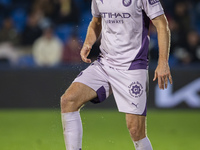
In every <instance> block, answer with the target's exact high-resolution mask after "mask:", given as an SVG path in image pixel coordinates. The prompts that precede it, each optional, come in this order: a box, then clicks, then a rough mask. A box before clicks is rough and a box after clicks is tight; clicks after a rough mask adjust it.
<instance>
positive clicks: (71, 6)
mask: <svg viewBox="0 0 200 150" xmlns="http://www.w3.org/2000/svg"><path fill="white" fill-rule="evenodd" d="M33 11H40V12H41V14H43V15H44V17H46V18H48V19H50V20H51V21H52V22H54V23H55V24H57V25H59V24H66V23H74V24H78V23H79V10H78V8H77V6H76V3H75V2H74V1H73V0H36V1H35V3H34V5H33Z"/></svg>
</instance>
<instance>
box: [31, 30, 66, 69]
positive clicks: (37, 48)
mask: <svg viewBox="0 0 200 150" xmlns="http://www.w3.org/2000/svg"><path fill="white" fill-rule="evenodd" d="M62 51H63V45H62V43H61V41H60V40H59V39H58V38H57V37H55V36H54V34H53V29H52V27H49V28H46V29H45V30H44V32H43V35H42V37H40V38H39V39H37V40H36V41H35V42H34V44H33V57H34V60H35V62H36V64H37V65H38V66H42V67H44V66H46V67H52V66H56V65H58V64H59V63H60V62H61V56H62Z"/></svg>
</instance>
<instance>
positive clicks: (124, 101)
mask: <svg viewBox="0 0 200 150" xmlns="http://www.w3.org/2000/svg"><path fill="white" fill-rule="evenodd" d="M73 82H80V83H83V84H85V85H87V86H89V87H90V88H92V89H93V90H94V91H96V93H97V98H96V99H94V100H92V102H93V103H100V102H103V101H104V100H105V99H106V98H107V97H108V96H109V95H110V94H111V93H113V95H114V98H115V101H116V104H117V107H118V110H119V112H124V113H130V114H137V115H143V116H146V102H147V93H148V70H146V69H139V70H117V69H114V68H112V67H109V66H105V65H103V64H101V63H100V62H98V61H95V62H93V63H92V64H91V65H90V66H89V67H88V68H86V69H85V70H84V71H82V72H81V73H80V74H79V75H78V76H77V78H76V79H75V80H74V81H73Z"/></svg>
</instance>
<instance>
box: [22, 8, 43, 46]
mask: <svg viewBox="0 0 200 150" xmlns="http://www.w3.org/2000/svg"><path fill="white" fill-rule="evenodd" d="M40 17H41V16H40V14H38V13H36V12H33V13H31V14H30V15H29V16H28V20H27V24H26V26H25V29H24V31H23V33H22V43H21V44H22V45H24V46H29V47H31V46H32V44H33V43H34V42H35V40H36V39H37V38H39V37H40V36H41V35H42V30H41V28H40V27H39V20H40Z"/></svg>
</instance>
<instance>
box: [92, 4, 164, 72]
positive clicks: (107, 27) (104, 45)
mask: <svg viewBox="0 0 200 150" xmlns="http://www.w3.org/2000/svg"><path fill="white" fill-rule="evenodd" d="M162 14H164V11H163V8H162V6H161V3H160V2H159V0H92V15H93V16H94V17H101V18H102V39H101V45H100V50H101V54H100V56H99V61H100V62H101V63H102V64H105V65H108V66H110V67H113V68H116V69H122V70H135V69H147V68H148V46H149V40H150V39H149V35H148V34H149V33H148V32H149V23H150V19H154V18H155V17H157V16H160V15H162Z"/></svg>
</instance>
